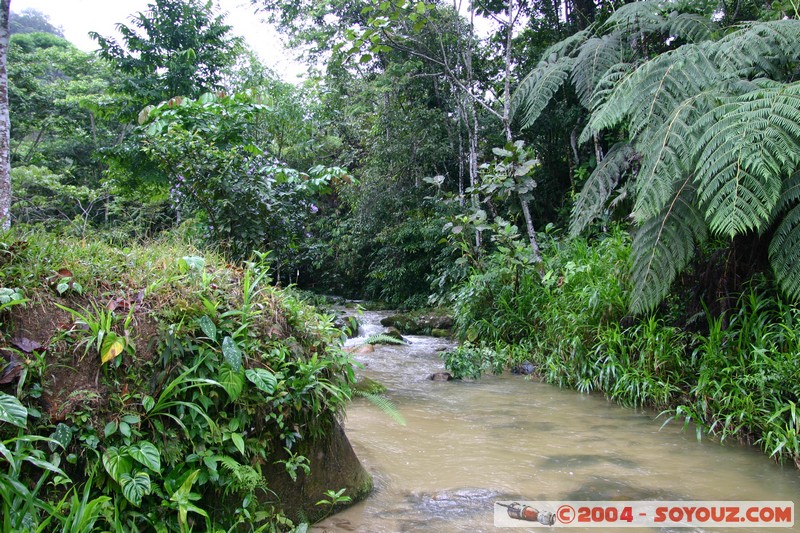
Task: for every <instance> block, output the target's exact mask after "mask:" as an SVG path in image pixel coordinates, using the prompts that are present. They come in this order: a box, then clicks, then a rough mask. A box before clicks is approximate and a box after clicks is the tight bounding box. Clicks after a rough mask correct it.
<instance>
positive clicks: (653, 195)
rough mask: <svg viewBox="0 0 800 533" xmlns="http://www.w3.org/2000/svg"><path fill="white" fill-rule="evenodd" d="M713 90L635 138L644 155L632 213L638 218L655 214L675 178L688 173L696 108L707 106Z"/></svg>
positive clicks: (694, 134)
mask: <svg viewBox="0 0 800 533" xmlns="http://www.w3.org/2000/svg"><path fill="white" fill-rule="evenodd" d="M710 99H713V93H712V94H711V95H710V94H708V93H701V94H699V95H697V96H695V97H692V98H688V99H687V100H684V101H683V102H681V104H680V105H679V106H677V107H676V108H675V109H673V110H672V113H671V115H670V116H669V117H667V119H666V120H665V121H664V122H663V123H662V124H661V125H660V127H659V128H658V129H657V130H656V131H654V132H653V133H651V134H650V135H646V136H641V137H642V138H641V139H637V141H638V142H637V146H636V147H637V149H638V150H639V152H640V153H642V154H646V155H645V157H644V158H643V162H642V168H641V169H640V171H639V173H638V175H637V177H636V188H635V193H636V202H635V203H634V208H633V215H634V219H635V220H638V221H642V220H646V219H648V218H650V217H653V216H656V215H657V214H658V213H659V212H660V211H661V210H662V209H664V207H665V206H666V205H667V203H668V202H669V201H670V200H671V195H672V192H673V189H674V184H675V182H676V181H680V180H682V179H684V178H685V177H686V175H687V174H688V173H689V172H691V167H692V163H693V160H694V152H695V150H696V143H697V137H698V133H697V128H696V127H695V124H696V122H697V120H698V119H699V116H698V115H699V113H698V109H700V110H702V109H708V108H709V107H710V102H709V100H710Z"/></svg>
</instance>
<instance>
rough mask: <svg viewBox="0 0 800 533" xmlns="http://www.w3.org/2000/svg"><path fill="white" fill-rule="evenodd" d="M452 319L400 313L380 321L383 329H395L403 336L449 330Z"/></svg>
mask: <svg viewBox="0 0 800 533" xmlns="http://www.w3.org/2000/svg"><path fill="white" fill-rule="evenodd" d="M453 323H454V322H453V317H452V316H449V315H438V314H416V313H401V314H398V315H392V316H388V317H386V318H384V319H382V320H381V325H382V326H384V327H395V328H397V329H398V330H399V331H400V333H403V334H404V335H430V334H431V332H432V331H433V330H434V329H441V330H444V329H451V328H452V327H453Z"/></svg>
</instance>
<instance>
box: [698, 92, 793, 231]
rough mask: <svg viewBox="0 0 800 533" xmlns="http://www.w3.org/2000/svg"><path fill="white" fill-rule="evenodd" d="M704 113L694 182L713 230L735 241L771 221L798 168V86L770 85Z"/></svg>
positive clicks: (699, 124) (700, 123) (700, 125)
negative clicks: (786, 184)
mask: <svg viewBox="0 0 800 533" xmlns="http://www.w3.org/2000/svg"><path fill="white" fill-rule="evenodd" d="M770 85H771V86H767V87H764V88H761V89H759V90H756V91H752V92H750V93H747V94H745V95H742V96H740V97H736V98H731V99H729V100H728V103H726V104H725V105H722V106H720V107H718V108H717V109H715V110H713V111H711V112H709V113H707V114H706V116H705V117H704V119H703V120H702V121H700V122H699V123H698V127H699V128H701V129H703V130H705V131H704V133H703V135H702V137H701V138H700V142H699V150H698V154H699V158H698V161H699V164H698V167H697V170H696V182H697V184H698V188H699V189H700V197H699V199H700V202H701V203H702V205H703V207H704V209H705V211H706V218H707V219H708V222H709V226H710V228H711V229H712V230H713V231H715V232H717V233H721V234H725V235H729V236H731V237H732V236H734V235H736V234H739V233H744V232H747V231H749V230H760V229H762V228H763V227H764V226H765V224H766V223H768V222H769V221H770V218H771V215H772V212H773V209H774V208H775V207H776V205H777V202H778V200H779V197H780V192H781V187H782V183H783V179H784V177H785V176H790V175H792V174H793V173H794V172H795V170H796V169H797V168H798V166H799V165H800V82H799V83H794V84H789V85H781V84H770Z"/></svg>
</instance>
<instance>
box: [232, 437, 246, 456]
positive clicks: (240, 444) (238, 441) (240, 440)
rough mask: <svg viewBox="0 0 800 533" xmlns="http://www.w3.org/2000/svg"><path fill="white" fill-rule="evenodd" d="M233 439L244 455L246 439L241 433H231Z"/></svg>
mask: <svg viewBox="0 0 800 533" xmlns="http://www.w3.org/2000/svg"><path fill="white" fill-rule="evenodd" d="M231 440H232V441H233V445H234V446H236V449H237V450H239V453H241V454H242V455H244V439H243V438H242V436H241V435H240V434H239V433H231Z"/></svg>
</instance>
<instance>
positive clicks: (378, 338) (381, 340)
mask: <svg viewBox="0 0 800 533" xmlns="http://www.w3.org/2000/svg"><path fill="white" fill-rule="evenodd" d="M364 344H396V345H402V344H406V342H405V341H404V340H401V339H398V338H395V337H391V336H389V335H384V334H383V333H377V334H375V335H370V336H369V337H367V340H365V341H364Z"/></svg>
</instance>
